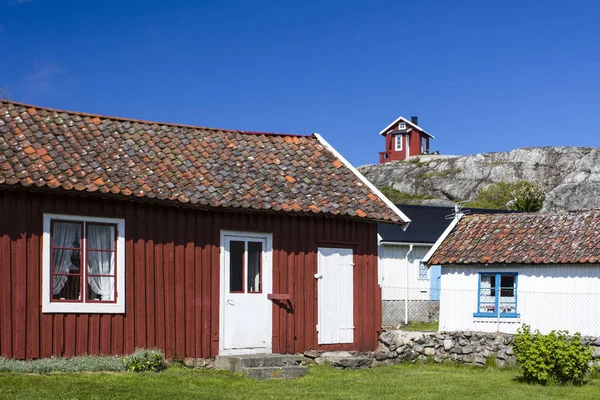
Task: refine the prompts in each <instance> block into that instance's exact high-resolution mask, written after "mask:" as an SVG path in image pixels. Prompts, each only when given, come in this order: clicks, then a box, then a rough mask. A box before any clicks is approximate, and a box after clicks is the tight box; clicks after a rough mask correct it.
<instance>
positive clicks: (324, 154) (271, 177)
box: [0, 101, 408, 359]
mask: <svg viewBox="0 0 600 400" xmlns="http://www.w3.org/2000/svg"><path fill="white" fill-rule="evenodd" d="M377 221H386V222H394V223H398V224H403V223H405V222H407V221H408V219H407V218H406V217H405V216H404V215H403V214H402V213H401V212H400V211H399V210H398V209H396V208H395V207H394V206H393V205H392V204H391V203H389V201H387V200H386V199H385V198H384V197H383V196H382V195H381V194H380V193H379V192H378V191H377V190H376V189H375V188H374V187H373V186H372V185H371V184H370V183H369V182H368V181H366V180H365V179H364V178H363V177H362V175H360V174H359V173H358V172H357V171H356V170H355V169H354V168H353V167H352V166H351V165H349V164H348V163H347V161H346V160H344V159H343V158H342V157H341V156H340V155H339V154H338V153H337V152H336V151H335V150H334V149H333V148H331V147H330V146H329V144H327V142H326V141H325V140H323V139H322V138H321V137H320V136H319V135H316V134H314V135H310V136H300V135H285V134H265V133H250V132H243V131H235V130H221V129H210V128H202V127H194V126H184V125H177V124H165V123H156V122H146V121H136V120H131V119H125V118H113V117H104V116H98V115H90V114H83V113H76V112H65V111H56V110H52V109H47V108H41V107H34V106H28V105H23V104H18V103H14V102H8V101H2V102H0V354H1V355H2V356H5V357H12V358H19V359H31V358H38V357H49V356H52V355H54V356H73V355H78V354H97V353H102V354H126V353H130V352H133V351H134V349H135V348H149V347H155V346H156V347H158V348H160V349H162V350H163V351H164V352H165V353H166V356H167V357H171V358H183V357H213V356H215V355H217V354H227V353H244V352H278V353H298V352H302V351H305V350H308V349H346V350H361V351H366V350H373V349H375V346H376V342H377V331H378V330H379V329H380V327H381V292H380V288H379V286H378V285H377Z"/></svg>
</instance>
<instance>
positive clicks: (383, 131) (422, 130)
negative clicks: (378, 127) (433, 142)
mask: <svg viewBox="0 0 600 400" xmlns="http://www.w3.org/2000/svg"><path fill="white" fill-rule="evenodd" d="M400 121H403V122H406V123H407V124H409V125H410V126H412V127H414V128H417V129H418V130H420V131H421V132H423V133H424V134H426V135H427V136H429V137H430V138H432V139H435V136H433V135H432V134H431V133H429V132H427V131H426V130H425V129H423V128H421V127H420V126H419V125H417V124H413V123H412V122H410V121H409V120H407V119H406V118H404V117H403V116H399V117H398V118H396V120H395V121H394V122H392V123H391V124H389V125H388V126H386V127H385V128H383V130H382V131H381V132H379V134H380V135H382V136H385V132H386V131H387V130H388V129H390V128H391V127H392V126H394V125H396V124H397V123H398V122H400Z"/></svg>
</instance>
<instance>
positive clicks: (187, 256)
mask: <svg viewBox="0 0 600 400" xmlns="http://www.w3.org/2000/svg"><path fill="white" fill-rule="evenodd" d="M43 213H62V214H70V215H82V216H95V217H109V218H124V219H125V231H126V232H125V279H126V282H125V293H124V294H123V293H120V294H119V295H125V296H126V297H125V313H124V314H106V315H102V314H74V313H71V314H69V313H64V314H62V313H54V314H44V313H42V312H41V302H42V299H41V279H42V230H43ZM221 230H233V231H252V232H268V233H272V235H273V292H274V293H287V294H290V295H291V298H292V300H291V302H290V303H291V304H287V305H286V304H278V303H276V302H274V303H273V351H274V352H282V353H298V352H302V351H305V350H308V349H319V348H323V349H346V350H361V351H369V350H374V349H375V347H376V344H377V333H378V331H379V329H380V327H381V291H380V288H379V286H378V285H377V243H376V240H377V225H376V224H375V223H370V222H363V221H358V220H349V219H342V218H323V217H316V216H289V215H285V214H267V213H256V212H255V213H242V212H222V211H198V210H191V209H185V208H175V207H168V206H162V205H153V204H147V203H136V202H129V201H115V200H106V199H104V200H100V199H96V198H93V197H82V196H72V195H69V196H67V195H58V194H48V193H44V194H41V193H30V192H26V191H5V190H0V355H2V356H5V357H11V358H20V359H29V358H39V357H49V356H51V355H55V356H73V355H79V354H127V353H131V352H133V351H134V349H135V348H140V347H141V348H147V347H158V348H160V349H162V350H163V351H164V352H165V354H166V356H167V357H169V358H183V357H214V356H215V355H217V354H218V349H219V310H220V304H219V303H220V282H219V280H220V256H219V252H220V243H219V240H220V232H221ZM322 245H327V246H334V247H350V248H352V249H353V251H354V261H355V264H356V267H355V275H354V285H355V286H354V296H355V302H354V313H355V327H356V330H355V342H354V343H353V344H344V345H328V346H319V345H318V344H317V333H316V324H317V318H318V316H317V296H318V293H317V282H316V280H315V279H314V274H315V273H316V272H317V248H318V247H319V246H322Z"/></svg>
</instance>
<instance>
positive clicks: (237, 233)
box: [219, 230, 273, 355]
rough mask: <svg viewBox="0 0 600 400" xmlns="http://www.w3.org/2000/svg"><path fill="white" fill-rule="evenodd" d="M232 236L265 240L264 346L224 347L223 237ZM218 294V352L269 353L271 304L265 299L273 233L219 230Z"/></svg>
mask: <svg viewBox="0 0 600 400" xmlns="http://www.w3.org/2000/svg"><path fill="white" fill-rule="evenodd" d="M227 237H232V238H236V237H237V238H242V239H243V238H245V239H248V238H256V239H262V240H265V242H266V246H265V248H264V249H263V260H262V261H263V265H262V294H263V296H264V299H265V316H266V318H265V324H266V326H265V347H261V348H252V349H225V348H224V346H225V340H224V336H223V335H224V332H225V329H224V328H225V295H226V293H227V290H228V284H227V282H226V281H225V255H226V251H225V239H226V238H227ZM219 259H220V264H219V270H220V284H219V288H220V296H219V354H222V355H227V354H258V353H271V352H272V351H273V343H272V342H273V304H272V303H271V301H270V300H268V299H267V294H269V293H271V292H272V291H273V235H272V234H271V233H258V232H243V231H225V230H222V231H221V241H220V257H219Z"/></svg>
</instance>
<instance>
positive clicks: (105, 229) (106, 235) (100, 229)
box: [87, 224, 115, 250]
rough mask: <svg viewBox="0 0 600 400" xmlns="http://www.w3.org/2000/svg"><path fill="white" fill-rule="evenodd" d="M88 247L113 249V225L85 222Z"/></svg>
mask: <svg viewBox="0 0 600 400" xmlns="http://www.w3.org/2000/svg"><path fill="white" fill-rule="evenodd" d="M87 237H88V244H87V247H88V249H95V250H114V249H115V227H114V226H113V225H92V224H87Z"/></svg>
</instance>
